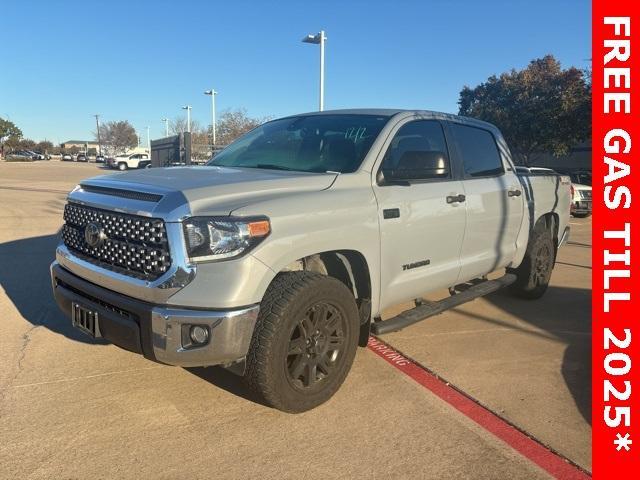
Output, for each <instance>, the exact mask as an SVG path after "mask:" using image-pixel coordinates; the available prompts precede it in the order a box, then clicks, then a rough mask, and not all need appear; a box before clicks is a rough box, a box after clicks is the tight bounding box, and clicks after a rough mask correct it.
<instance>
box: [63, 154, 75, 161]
mask: <svg viewBox="0 0 640 480" xmlns="http://www.w3.org/2000/svg"><path fill="white" fill-rule="evenodd" d="M61 160H62V161H63V162H72V161H73V155H71V154H70V153H63V154H62V158H61Z"/></svg>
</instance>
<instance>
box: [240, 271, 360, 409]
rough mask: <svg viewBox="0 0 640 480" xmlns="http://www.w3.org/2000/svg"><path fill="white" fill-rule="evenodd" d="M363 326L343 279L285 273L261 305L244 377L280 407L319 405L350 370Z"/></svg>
mask: <svg viewBox="0 0 640 480" xmlns="http://www.w3.org/2000/svg"><path fill="white" fill-rule="evenodd" d="M359 326H360V322H359V316H358V309H357V307H356V302H355V299H354V297H353V294H352V293H351V291H350V290H349V289H348V288H347V287H346V286H345V285H344V284H343V283H342V282H340V281H339V280H336V279H335V278H332V277H328V276H325V275H320V274H318V273H312V272H305V271H298V272H286V273H281V274H279V275H278V276H277V277H276V278H275V279H274V280H273V282H272V283H271V285H270V286H269V288H268V289H267V292H266V293H265V296H264V298H263V300H262V303H261V304H260V313H259V314H258V320H257V323H256V327H255V330H254V333H253V337H252V339H251V346H250V348H249V353H248V355H247V361H246V370H245V375H244V377H245V381H246V382H247V384H248V386H249V388H250V389H251V390H253V391H254V392H256V393H257V395H258V396H259V397H260V398H261V399H262V400H263V401H264V402H265V403H266V404H267V405H269V406H272V407H274V408H277V409H278V410H282V411H284V412H289V413H299V412H304V411H307V410H310V409H312V408H314V407H317V406H318V405H320V404H322V403H324V402H326V401H327V400H329V399H330V398H331V397H332V396H333V394H334V393H335V392H336V391H337V390H338V388H340V385H342V382H343V381H344V379H345V378H346V376H347V374H348V373H349V370H350V368H351V365H352V364H353V359H354V357H355V353H356V350H357V343H358V336H359ZM314 329H315V330H314ZM332 347H336V348H332Z"/></svg>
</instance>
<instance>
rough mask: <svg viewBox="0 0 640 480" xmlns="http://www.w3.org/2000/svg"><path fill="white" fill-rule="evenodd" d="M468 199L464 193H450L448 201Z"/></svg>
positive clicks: (454, 201)
mask: <svg viewBox="0 0 640 480" xmlns="http://www.w3.org/2000/svg"><path fill="white" fill-rule="evenodd" d="M466 199H467V197H465V196H464V195H462V194H460V195H448V196H447V203H462V202H464V201H465V200H466Z"/></svg>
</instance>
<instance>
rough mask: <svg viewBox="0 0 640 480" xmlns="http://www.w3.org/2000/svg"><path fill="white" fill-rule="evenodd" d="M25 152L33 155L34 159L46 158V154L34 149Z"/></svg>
mask: <svg viewBox="0 0 640 480" xmlns="http://www.w3.org/2000/svg"><path fill="white" fill-rule="evenodd" d="M24 152H25V153H27V154H29V155H31V158H33V159H34V160H44V159H45V156H44V155H43V154H41V153H38V152H34V151H33V150H24Z"/></svg>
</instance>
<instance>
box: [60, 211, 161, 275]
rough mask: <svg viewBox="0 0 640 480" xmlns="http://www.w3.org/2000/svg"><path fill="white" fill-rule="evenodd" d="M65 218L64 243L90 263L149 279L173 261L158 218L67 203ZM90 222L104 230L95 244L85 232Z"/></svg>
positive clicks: (99, 229)
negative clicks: (91, 242)
mask: <svg viewBox="0 0 640 480" xmlns="http://www.w3.org/2000/svg"><path fill="white" fill-rule="evenodd" d="M64 221H65V224H64V226H63V227H62V240H63V242H64V244H65V245H66V246H67V248H69V249H70V250H71V251H72V252H73V253H74V254H76V255H78V256H79V257H80V258H82V259H84V260H87V261H89V262H91V263H94V264H96V265H99V266H101V267H104V268H108V269H110V270H114V271H117V272H120V273H124V274H126V275H130V276H133V277H136V278H142V279H148V280H154V279H156V278H158V277H160V276H161V275H162V274H163V273H165V272H166V271H167V270H168V269H169V267H170V265H171V255H170V253H169V243H168V241H167V232H166V229H165V225H164V222H163V221H162V220H161V219H159V218H148V217H142V216H139V215H131V214H127V213H118V212H112V211H110V210H102V209H99V208H93V207H86V206H84V205H79V204H74V203H68V204H67V205H66V206H65V208H64ZM90 224H92V225H93V226H94V227H97V229H94V230H98V231H100V232H101V240H100V241H99V242H98V243H97V244H95V245H93V246H92V245H90V244H89V243H88V242H87V238H86V235H85V230H86V228H87V225H90Z"/></svg>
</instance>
